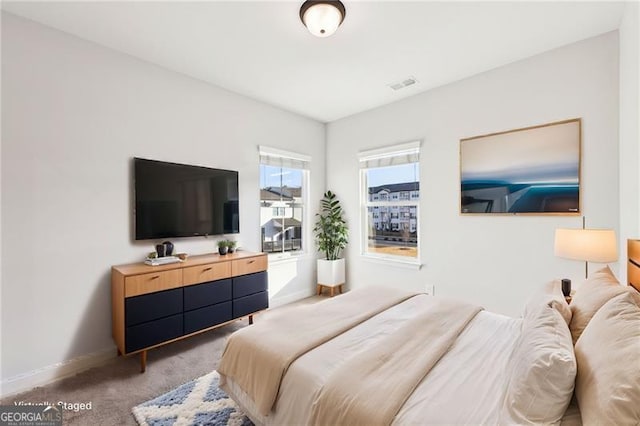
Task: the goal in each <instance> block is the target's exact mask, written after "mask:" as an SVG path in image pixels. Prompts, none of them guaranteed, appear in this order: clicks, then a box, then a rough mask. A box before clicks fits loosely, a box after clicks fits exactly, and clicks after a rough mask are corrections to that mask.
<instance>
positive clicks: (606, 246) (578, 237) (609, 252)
mask: <svg viewBox="0 0 640 426" xmlns="http://www.w3.org/2000/svg"><path fill="white" fill-rule="evenodd" d="M554 254H555V255H556V256H558V257H562V258H565V259H572V260H581V261H583V262H584V277H585V279H586V278H588V277H589V262H597V263H608V262H615V261H616V260H618V246H617V243H616V232H615V231H614V230H613V229H584V228H583V229H562V228H561V229H556V237H555V244H554ZM565 285H566V284H565V282H564V280H563V292H564V290H565V288H564V287H565ZM568 291H569V292H571V281H569V284H568ZM567 295H568V294H565V296H567Z"/></svg>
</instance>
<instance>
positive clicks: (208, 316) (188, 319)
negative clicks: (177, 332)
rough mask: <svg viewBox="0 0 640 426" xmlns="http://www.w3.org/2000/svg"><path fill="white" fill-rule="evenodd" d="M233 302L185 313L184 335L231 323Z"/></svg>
mask: <svg viewBox="0 0 640 426" xmlns="http://www.w3.org/2000/svg"><path fill="white" fill-rule="evenodd" d="M232 319H233V317H232V316H231V302H230V301H229V302H224V303H218V304H217V305H211V306H207V307H204V308H200V309H196V310H194V311H189V312H185V313H184V334H189V333H193V332H194V331H198V330H202V329H203V328H207V327H211V326H214V325H216V324H221V323H223V322H226V321H231V320H232Z"/></svg>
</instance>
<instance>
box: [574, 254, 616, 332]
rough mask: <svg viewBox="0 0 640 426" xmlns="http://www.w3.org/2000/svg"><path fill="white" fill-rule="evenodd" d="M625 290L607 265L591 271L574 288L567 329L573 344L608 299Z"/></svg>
mask: <svg viewBox="0 0 640 426" xmlns="http://www.w3.org/2000/svg"><path fill="white" fill-rule="evenodd" d="M625 291H626V287H623V286H621V285H620V283H619V282H618V280H617V279H616V277H615V276H614V275H613V272H611V269H609V267H608V266H606V267H604V268H602V269H600V270H599V271H596V272H594V273H592V274H591V275H590V276H589V279H587V280H586V281H585V282H583V283H582V285H581V286H580V287H578V289H577V290H576V293H575V294H574V295H573V298H572V299H571V312H572V314H573V316H572V317H571V323H569V329H570V330H571V336H572V337H573V344H575V343H576V342H577V341H578V338H579V337H580V335H581V334H582V330H584V328H585V327H586V326H587V324H589V321H590V320H591V317H593V316H594V315H595V313H596V312H598V309H600V308H601V307H602V305H604V304H605V303H607V302H608V301H609V300H610V299H612V298H614V297H616V296H617V295H619V294H621V293H623V292H625Z"/></svg>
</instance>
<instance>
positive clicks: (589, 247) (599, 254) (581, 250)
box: [554, 229, 618, 263]
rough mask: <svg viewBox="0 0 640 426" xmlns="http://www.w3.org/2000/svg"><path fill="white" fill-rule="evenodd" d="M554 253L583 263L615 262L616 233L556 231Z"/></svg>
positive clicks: (575, 230)
mask: <svg viewBox="0 0 640 426" xmlns="http://www.w3.org/2000/svg"><path fill="white" fill-rule="evenodd" d="M554 253H555V255H556V256H558V257H563V258H565V259H573V260H582V261H585V262H599V263H607V262H615V261H616V260H618V246H617V243H616V233H615V231H614V230H613V229H556V236H555V244H554Z"/></svg>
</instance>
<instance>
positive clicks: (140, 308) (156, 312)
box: [124, 288, 182, 327]
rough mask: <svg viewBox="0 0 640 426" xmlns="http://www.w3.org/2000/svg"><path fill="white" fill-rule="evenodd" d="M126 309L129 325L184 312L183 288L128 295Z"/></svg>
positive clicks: (126, 321)
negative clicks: (133, 295)
mask: <svg viewBox="0 0 640 426" xmlns="http://www.w3.org/2000/svg"><path fill="white" fill-rule="evenodd" d="M124 309H125V310H124V312H125V325H126V326H127V327H130V326H132V325H136V324H140V323H143V322H147V321H152V320H155V319H158V318H164V317H168V316H169V315H174V314H178V313H180V312H182V289H181V288H176V289H173V290H165V291H159V292H157V293H150V294H143V295H142V296H135V297H127V298H126V299H125V300H124Z"/></svg>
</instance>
